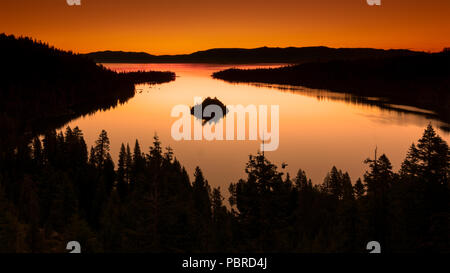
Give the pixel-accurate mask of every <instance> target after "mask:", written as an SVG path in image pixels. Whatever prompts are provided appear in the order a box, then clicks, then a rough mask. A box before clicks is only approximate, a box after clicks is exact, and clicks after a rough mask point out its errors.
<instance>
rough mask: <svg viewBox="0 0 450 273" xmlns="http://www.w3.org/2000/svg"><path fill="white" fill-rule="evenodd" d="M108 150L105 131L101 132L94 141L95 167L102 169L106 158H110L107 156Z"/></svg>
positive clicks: (108, 143)
mask: <svg viewBox="0 0 450 273" xmlns="http://www.w3.org/2000/svg"><path fill="white" fill-rule="evenodd" d="M110 149H111V148H110V142H109V138H108V133H107V132H106V131H105V130H102V132H101V133H100V135H99V137H98V139H97V140H96V141H95V147H94V151H95V161H96V164H97V167H99V168H102V167H103V165H104V163H105V161H106V160H107V159H108V157H111V155H110V154H109V151H110Z"/></svg>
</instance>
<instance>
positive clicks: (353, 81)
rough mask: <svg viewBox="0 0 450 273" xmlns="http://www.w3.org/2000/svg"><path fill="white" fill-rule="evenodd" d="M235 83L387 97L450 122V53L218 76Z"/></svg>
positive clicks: (226, 72) (239, 71) (238, 71)
mask: <svg viewBox="0 0 450 273" xmlns="http://www.w3.org/2000/svg"><path fill="white" fill-rule="evenodd" d="M213 77H214V78H217V79H223V80H226V81H230V82H260V83H269V84H288V85H301V86H306V87H310V88H316V89H328V90H332V91H336V92H345V93H351V94H355V95H358V96H366V97H382V98H386V99H387V100H388V102H389V103H394V104H403V105H410V106H415V107H419V108H423V109H428V110H432V111H435V112H437V114H438V115H439V117H440V118H441V119H442V120H444V121H446V122H450V108H449V107H450V104H449V103H448V102H449V101H450V50H444V51H443V52H441V53H433V54H421V55H416V56H400V57H392V58H379V59H371V60H369V59H363V60H339V61H330V62H312V63H305V64H300V65H295V66H287V67H282V68H273V69H247V70H245V69H228V70H224V71H219V72H216V73H214V74H213Z"/></svg>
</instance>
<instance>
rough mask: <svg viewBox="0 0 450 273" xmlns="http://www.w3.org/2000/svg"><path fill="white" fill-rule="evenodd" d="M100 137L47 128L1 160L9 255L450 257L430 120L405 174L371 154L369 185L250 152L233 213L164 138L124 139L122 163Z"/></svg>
mask: <svg viewBox="0 0 450 273" xmlns="http://www.w3.org/2000/svg"><path fill="white" fill-rule="evenodd" d="M109 150H110V141H109V138H108V135H107V132H106V131H104V130H103V131H102V132H101V133H100V135H99V137H98V139H97V141H96V142H95V145H94V146H92V147H91V148H90V152H88V149H87V145H86V142H85V141H84V138H83V133H82V131H81V130H80V129H79V128H77V127H76V128H74V129H71V128H70V127H67V128H66V130H65V132H64V133H63V132H60V133H57V132H55V131H54V130H50V131H47V132H46V133H45V134H44V137H43V138H42V140H41V139H40V138H38V137H34V138H33V139H29V140H28V141H24V142H22V143H20V145H19V146H18V147H16V148H15V149H9V150H6V151H5V150H3V151H2V153H1V157H0V166H1V168H0V252H25V253H26V252H65V245H66V244H67V242H68V241H73V240H77V241H79V242H80V243H81V245H82V246H83V250H84V251H85V252H133V253H136V252H150V253H154V252H170V253H185V252H202V253H205V252H211V253H212V252H234V253H248V252H252V253H261V252H264V253H275V252H289V253H316V252H319V253H322V252H324V253H330V252H331V253H333V252H339V253H340V252H366V250H365V245H366V243H367V242H369V241H373V240H375V241H378V242H380V243H381V245H382V248H383V252H402V253H403V252H449V251H450V244H449V242H450V241H449V233H448V227H449V216H450V211H449V208H450V206H449V200H450V199H449V198H450V196H449V193H450V192H449V185H448V178H449V170H450V168H449V166H450V157H449V147H448V145H447V143H446V142H445V141H444V140H443V139H442V138H441V137H439V136H438V135H436V132H435V131H434V129H433V128H432V127H431V125H429V126H428V127H427V128H426V130H425V131H424V134H423V136H422V138H420V139H419V140H418V142H417V143H416V144H412V145H411V147H410V149H409V151H408V154H407V157H406V158H405V160H404V161H403V163H402V165H401V168H400V171H399V172H397V173H396V172H393V170H392V165H391V163H390V161H389V159H388V157H387V156H386V155H384V154H383V155H381V156H377V155H376V154H375V157H374V158H371V159H367V160H366V161H365V163H366V164H367V167H368V169H367V171H366V173H365V175H364V177H363V179H358V180H357V181H356V182H355V183H352V181H351V180H350V177H349V175H348V173H346V172H344V171H342V170H338V169H337V168H336V167H332V168H331V170H330V172H329V173H328V174H327V175H326V177H325V179H324V181H323V183H321V184H320V183H317V184H313V183H312V181H311V180H310V179H308V177H307V175H306V173H305V172H304V171H303V170H301V169H300V170H298V172H297V174H296V176H295V177H292V178H291V176H290V175H289V174H284V173H283V172H282V171H280V170H278V167H277V166H276V165H274V164H272V163H271V162H270V161H269V160H268V159H267V158H266V157H265V156H264V155H263V154H260V153H258V154H257V155H250V156H249V160H248V162H247V164H246V166H245V171H246V173H247V178H245V179H240V180H239V181H236V182H235V183H231V184H230V186H229V192H230V198H229V202H230V207H227V206H226V205H225V202H224V198H223V195H222V192H221V189H220V188H211V187H210V184H209V182H208V180H207V179H206V178H205V177H204V176H203V174H202V171H201V169H200V168H199V167H197V168H196V170H195V173H194V177H193V178H192V179H190V177H189V175H188V173H187V171H186V169H185V168H184V167H183V166H182V165H181V163H180V162H179V161H178V160H177V159H176V157H175V155H174V152H173V150H172V149H171V148H169V147H168V148H166V149H165V150H163V148H162V144H161V142H160V141H159V139H158V137H157V136H155V137H154V142H153V145H152V146H151V147H150V148H149V149H148V150H147V152H144V151H143V150H142V148H141V147H140V145H139V142H138V141H137V140H136V142H135V145H134V147H133V150H131V147H130V145H128V144H126V145H125V144H122V145H121V149H120V154H119V159H118V162H117V167H116V165H115V163H114V162H113V160H112V159H111V158H112V156H111V154H110V153H109Z"/></svg>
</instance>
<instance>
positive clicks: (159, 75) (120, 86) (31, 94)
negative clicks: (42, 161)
mask: <svg viewBox="0 0 450 273" xmlns="http://www.w3.org/2000/svg"><path fill="white" fill-rule="evenodd" d="M0 59H1V61H2V65H1V68H0V73H1V75H2V80H1V82H0V126H1V127H2V129H4V130H2V133H5V132H15V133H17V132H31V131H34V130H38V129H39V130H42V129H43V128H44V127H47V126H50V124H59V125H62V124H61V123H64V122H67V121H69V120H70V119H72V118H75V117H78V116H80V115H84V114H87V113H90V112H92V111H96V110H98V109H108V108H110V107H114V106H116V105H117V104H118V103H123V102H125V101H127V100H128V99H129V98H131V97H133V96H134V94H135V90H134V84H135V83H140V82H151V83H159V82H167V81H171V80H174V79H175V74H174V73H172V72H134V73H116V72H114V71H111V70H108V69H106V68H105V67H103V66H99V65H97V64H96V63H95V62H93V61H92V60H90V59H88V58H86V57H84V56H80V55H77V54H74V53H72V52H66V51H61V50H58V49H56V48H54V47H51V46H49V45H48V44H45V43H42V42H37V41H33V40H32V39H30V38H16V37H14V36H7V35H5V34H0ZM43 124H45V125H46V126H43ZM50 127H52V126H50ZM0 144H1V140H0Z"/></svg>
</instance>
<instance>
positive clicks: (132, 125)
mask: <svg viewBox="0 0 450 273" xmlns="http://www.w3.org/2000/svg"><path fill="white" fill-rule="evenodd" d="M260 66H263V65H254V66H248V65H247V66H237V65H214V64H111V65H108V67H109V68H111V69H114V70H117V71H137V70H160V71H173V72H176V74H177V75H178V77H177V79H176V80H175V81H174V82H170V83H165V84H161V85H145V84H142V85H138V86H137V88H138V89H139V90H140V91H141V92H140V93H137V94H136V95H135V97H134V98H132V99H130V100H129V101H128V102H127V103H126V104H123V105H119V106H118V107H116V108H114V109H111V110H109V111H98V112H97V113H95V114H93V115H90V116H85V117H82V118H79V119H76V120H74V121H72V122H71V123H70V124H69V125H70V126H71V127H72V128H73V127H75V126H79V127H80V128H81V129H82V130H83V132H84V135H85V139H86V142H87V144H88V146H90V145H93V144H94V142H95V140H96V139H97V137H98V134H99V133H100V131H101V130H102V129H105V130H106V131H108V135H109V136H110V140H111V154H112V156H113V158H114V160H115V161H116V162H117V156H118V154H119V150H120V145H121V143H125V144H126V143H129V144H130V145H131V146H132V145H133V144H134V143H135V140H136V138H137V139H139V142H140V143H141V147H143V149H144V151H145V152H148V147H149V146H151V145H152V139H153V136H154V134H155V133H157V134H158V136H159V138H160V140H161V141H162V144H163V145H164V146H170V147H171V148H173V149H174V152H175V156H176V157H177V159H178V160H179V161H180V162H182V164H183V165H184V166H185V167H186V170H187V171H188V173H189V174H190V175H191V176H192V174H193V172H194V169H195V167H196V166H200V167H201V168H202V171H203V173H204V175H205V177H206V178H207V179H208V181H209V183H210V184H211V185H212V186H215V187H216V186H221V188H222V189H224V192H225V193H226V192H227V191H226V189H227V188H228V185H229V183H230V182H236V181H238V180H239V179H240V178H242V177H245V176H246V174H245V171H244V168H245V164H246V162H247V160H248V155H249V154H255V153H256V152H257V151H258V149H260V145H261V141H260V140H255V141H252V140H245V141H228V140H227V141H208V140H198V141H184V140H183V141H175V140H174V139H173V138H172V136H171V127H172V124H173V123H174V122H175V121H176V120H177V118H174V117H171V115H170V114H171V110H172V108H173V107H174V106H175V105H179V104H182V105H189V106H192V105H195V103H193V102H194V98H195V97H201V98H207V97H211V98H214V97H217V98H218V99H220V101H221V102H222V103H223V104H224V105H239V104H241V105H244V106H247V105H251V104H253V105H279V109H280V123H279V125H280V128H279V135H280V143H279V148H278V150H276V151H273V152H267V153H266V156H267V157H268V158H269V159H270V160H271V161H272V162H274V163H276V164H278V165H279V166H281V163H282V162H286V163H287V164H288V165H287V167H286V168H285V169H284V170H283V171H285V172H289V173H290V174H291V177H292V176H295V174H296V173H297V171H298V169H299V168H302V169H303V170H305V171H306V172H307V175H308V176H309V177H310V178H311V179H312V180H313V183H321V182H322V181H323V179H324V177H325V174H326V173H327V172H328V171H329V170H330V169H331V167H332V166H333V165H336V167H338V168H340V169H343V170H345V171H348V172H349V174H350V176H351V178H352V181H353V182H354V181H356V179H357V178H358V177H362V175H363V174H364V171H365V165H364V163H363V161H364V159H366V158H367V157H369V156H372V155H373V151H374V148H375V147H376V146H377V147H378V152H379V153H386V154H387V155H388V157H389V159H390V160H391V162H392V164H393V166H394V170H398V168H399V167H400V164H401V162H402V160H403V159H404V158H405V156H406V152H407V150H408V148H409V146H410V145H411V143H413V142H414V141H417V139H419V138H420V137H421V135H422V133H423V130H424V128H425V127H426V126H427V124H428V123H429V122H431V123H432V124H433V126H435V127H436V126H439V127H440V128H442V126H441V125H442V122H440V121H438V120H436V119H434V118H433V116H426V115H423V114H417V113H412V112H408V111H405V112H402V111H397V110H393V109H384V108H381V107H380V106H378V105H375V104H367V103H364V102H362V101H360V100H358V99H357V98H352V97H350V96H348V95H346V94H338V93H332V92H328V91H325V90H314V89H309V88H298V87H295V88H284V89H283V88H281V89H280V88H278V87H274V86H263V85H259V86H257V85H248V84H232V83H227V82H224V81H220V80H215V79H212V78H211V77H210V75H211V74H212V73H213V72H215V71H219V70H222V69H226V68H230V67H245V68H252V67H260ZM266 67H267V66H266ZM280 91H283V92H280ZM372 100H373V99H372ZM191 119H192V120H191V121H192V124H193V123H194V122H198V121H197V120H196V118H195V117H194V116H191ZM224 120H226V117H225V118H223V119H220V120H218V121H217V123H212V124H208V125H207V126H224ZM247 124H248V123H247ZM205 129H207V128H205ZM438 133H439V134H440V135H441V136H442V137H443V138H444V140H446V141H447V142H448V141H449V134H448V133H447V132H445V131H443V130H442V129H440V130H438Z"/></svg>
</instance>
